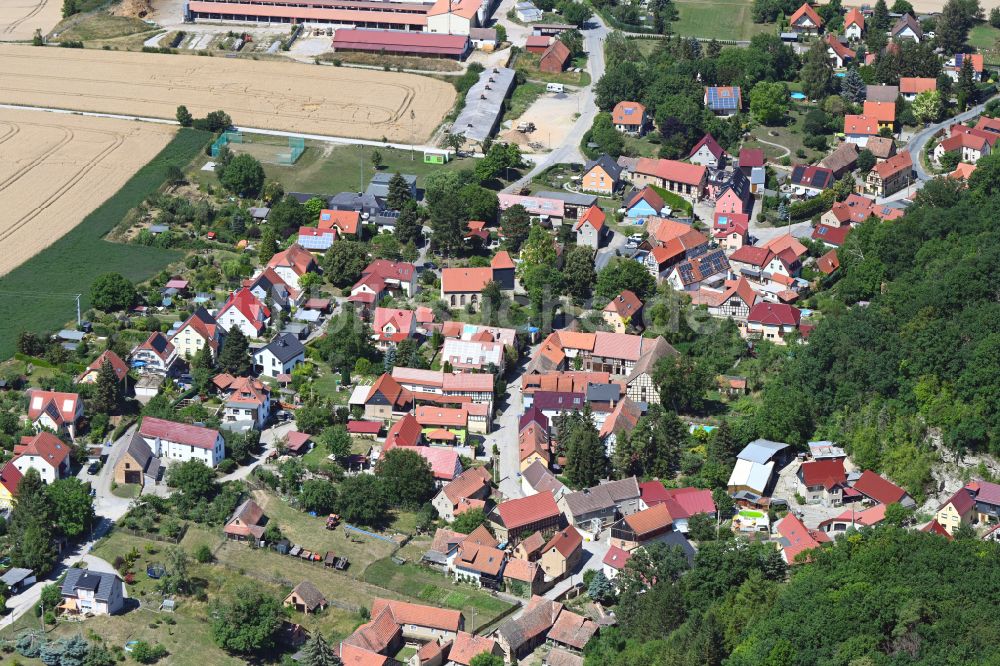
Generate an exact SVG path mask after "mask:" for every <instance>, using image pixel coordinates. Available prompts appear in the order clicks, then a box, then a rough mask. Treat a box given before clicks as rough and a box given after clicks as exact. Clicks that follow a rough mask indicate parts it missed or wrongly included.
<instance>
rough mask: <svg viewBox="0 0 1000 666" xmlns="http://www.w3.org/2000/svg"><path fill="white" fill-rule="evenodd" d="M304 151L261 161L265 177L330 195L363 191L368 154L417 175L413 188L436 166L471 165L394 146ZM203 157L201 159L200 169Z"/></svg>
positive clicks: (315, 144) (202, 177)
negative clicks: (286, 160) (291, 158)
mask: <svg viewBox="0 0 1000 666" xmlns="http://www.w3.org/2000/svg"><path fill="white" fill-rule="evenodd" d="M250 138H252V140H253V142H254V143H270V144H276V145H282V146H287V145H288V144H287V140H285V139H279V138H276V137H266V136H260V135H254V136H253V137H250ZM305 145H306V150H305V152H304V153H302V157H300V158H299V161H298V162H296V163H295V164H293V165H280V164H264V165H263V166H264V173H265V174H266V176H267V178H268V180H271V179H274V180H277V181H278V182H280V183H281V184H282V185H283V186H284V188H285V191H286V192H306V193H311V194H327V195H334V194H337V193H339V192H359V191H361V192H363V191H364V190H365V189H367V187H368V182H369V181H370V180H371V178H372V176H373V175H375V169H374V168H373V167H372V153H373V152H374V151H376V150H377V151H378V152H379V154H380V155H381V156H382V161H383V166H382V169H381V171H383V172H387V173H390V174H391V173H395V172H396V171H399V172H400V173H405V174H413V175H414V176H416V177H417V187H418V188H419V187H422V186H423V179H424V177H426V176H427V175H429V174H431V173H433V172H435V171H437V170H439V169H446V170H452V169H456V170H457V169H471V168H473V167H474V166H475V165H474V164H473V163H472V162H471V161H470V160H466V159H458V160H454V159H453V160H452V161H450V162H448V163H447V164H444V165H438V164H424V161H423V157H424V156H423V153H421V152H420V151H419V150H417V151H414V152H413V153H412V155H411V152H410V151H408V150H398V149H395V148H385V147H380V148H372V147H370V146H342V145H337V144H333V143H326V142H322V141H306V144H305ZM207 159H208V158H206V160H202V161H201V162H200V163H199V164H198V167H199V168H200V167H201V165H202V164H204V163H205V161H207ZM191 176H192V179H193V180H194V181H196V182H198V183H201V184H211V185H212V186H213V187H219V179H218V178H216V177H215V175H214V174H212V173H209V172H207V171H195V172H193V173H192V174H191Z"/></svg>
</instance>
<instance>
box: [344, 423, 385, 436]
mask: <svg viewBox="0 0 1000 666" xmlns="http://www.w3.org/2000/svg"><path fill="white" fill-rule="evenodd" d="M347 432H349V433H351V434H352V435H377V434H378V433H380V432H382V424H381V423H379V422H378V421H348V422H347Z"/></svg>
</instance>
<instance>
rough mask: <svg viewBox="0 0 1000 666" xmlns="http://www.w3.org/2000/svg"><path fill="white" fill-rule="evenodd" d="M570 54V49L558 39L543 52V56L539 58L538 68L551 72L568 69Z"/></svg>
mask: <svg viewBox="0 0 1000 666" xmlns="http://www.w3.org/2000/svg"><path fill="white" fill-rule="evenodd" d="M569 56H570V52H569V49H568V48H567V47H566V45H565V44H563V43H562V42H561V41H559V40H558V39H557V40H555V41H554V42H552V43H551V44H550V45H549V48H547V49H545V51H544V52H543V53H542V57H541V58H539V60H538V69H539V71H542V72H548V73H549V74H558V73H559V72H561V71H563V70H564V69H566V63H567V62H569Z"/></svg>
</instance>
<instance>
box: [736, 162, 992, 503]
mask: <svg viewBox="0 0 1000 666" xmlns="http://www.w3.org/2000/svg"><path fill="white" fill-rule="evenodd" d="M998 208H1000V156H991V157H989V158H988V159H984V160H982V161H980V163H979V167H978V169H977V170H976V172H975V174H974V176H973V178H972V179H971V181H970V183H969V189H968V190H963V189H961V188H960V186H959V185H958V184H956V183H954V182H951V181H948V180H946V179H939V180H936V181H934V182H931V183H929V184H928V185H927V186H926V187H925V188H924V189H923V190H921V191H920V194H919V195H918V197H917V201H916V204H915V205H914V206H912V207H911V209H910V210H909V211H908V212H907V215H906V216H905V217H904V218H902V219H900V220H898V221H895V222H893V223H889V224H886V223H882V222H878V221H874V220H872V221H869V222H867V223H865V224H863V225H862V226H861V227H860V228H859V229H857V230H856V231H855V232H854V233H852V234H851V235H850V236H849V237H848V240H847V242H846V244H845V245H844V246H843V247H842V248H841V250H840V251H839V256H840V259H841V263H842V270H841V273H842V274H841V276H840V280H839V281H838V282H837V283H836V284H835V285H834V286H833V287H832V290H831V293H830V295H831V298H828V299H827V300H828V301H829V307H827V308H825V311H826V312H827V316H826V318H825V319H824V320H823V321H822V322H821V323H820V325H819V326H818V327H817V328H816V330H815V331H813V334H812V336H811V337H810V340H809V345H808V346H806V347H805V348H803V349H801V350H797V351H796V352H795V353H793V354H792V356H791V357H790V358H788V359H787V361H786V362H785V363H784V365H783V367H782V369H781V371H780V372H779V373H778V374H777V375H776V376H775V377H774V378H773V379H772V381H770V382H768V384H767V385H766V386H765V390H764V400H763V403H762V405H761V407H760V410H759V411H758V412H757V414H756V415H755V417H754V419H753V421H754V427H755V429H756V431H757V434H759V435H761V436H764V437H769V438H772V439H776V440H780V441H787V442H791V443H795V444H802V443H804V442H805V441H806V440H807V439H809V438H813V437H817V436H826V437H829V438H831V439H836V440H837V441H840V442H843V443H844V444H845V445H846V446H847V448H848V450H849V451H850V452H851V454H852V456H854V458H855V460H856V461H857V462H858V464H860V465H862V466H867V467H873V468H875V469H881V470H883V471H885V472H888V473H889V474H891V475H892V476H893V477H894V478H896V480H897V481H900V482H902V483H904V484H905V485H906V486H907V487H908V488H910V489H912V490H917V491H919V490H920V486H921V485H922V484H926V483H927V482H928V481H929V480H930V476H929V474H930V462H931V461H932V460H933V458H934V457H933V455H932V452H931V451H930V450H929V448H928V444H927V442H928V441H929V438H928V437H927V435H928V434H939V435H940V439H941V441H942V442H943V443H944V445H946V446H949V447H951V448H953V449H956V450H959V451H983V452H990V453H993V454H997V453H1000V441H998V439H997V429H998V425H1000V388H998V386H997V384H996V382H995V381H994V380H995V378H996V377H997V376H998V374H1000V332H998V331H997V322H998V321H1000V298H998V296H1000V290H998V288H1000V232H998V229H997V225H996V220H995V211H996V210H997V209H998Z"/></svg>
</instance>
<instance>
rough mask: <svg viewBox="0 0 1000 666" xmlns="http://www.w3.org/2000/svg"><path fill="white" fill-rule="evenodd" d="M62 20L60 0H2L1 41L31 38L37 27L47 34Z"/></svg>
mask: <svg viewBox="0 0 1000 666" xmlns="http://www.w3.org/2000/svg"><path fill="white" fill-rule="evenodd" d="M60 20H62V2H60V0H3V1H2V2H0V42H13V41H20V40H27V39H31V36H32V35H34V34H35V29H36V28H39V29H41V31H42V34H45V33H47V32H48V31H49V30H51V29H52V28H53V27H54V26H55V25H56V23H59V21H60Z"/></svg>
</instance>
